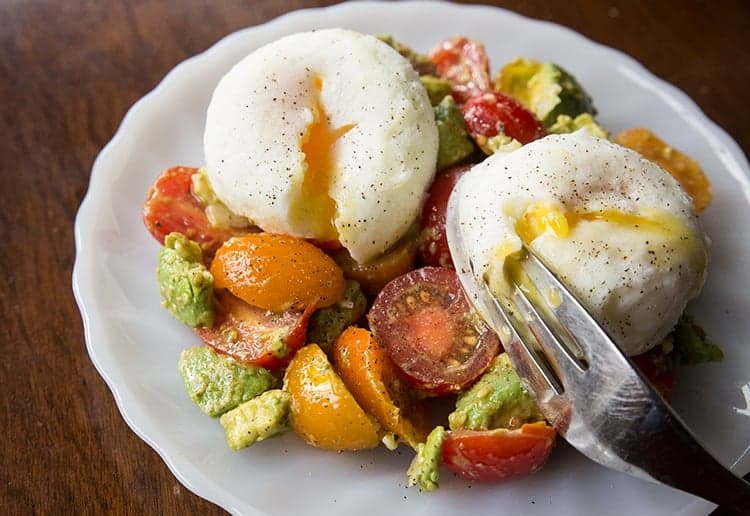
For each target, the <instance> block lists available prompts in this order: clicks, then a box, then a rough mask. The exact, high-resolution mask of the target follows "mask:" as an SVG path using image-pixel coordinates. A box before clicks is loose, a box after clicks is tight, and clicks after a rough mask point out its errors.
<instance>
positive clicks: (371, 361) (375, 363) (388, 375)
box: [333, 326, 432, 448]
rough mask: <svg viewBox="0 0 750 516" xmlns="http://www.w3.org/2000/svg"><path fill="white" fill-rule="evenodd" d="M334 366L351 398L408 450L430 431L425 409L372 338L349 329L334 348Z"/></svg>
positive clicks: (353, 328)
mask: <svg viewBox="0 0 750 516" xmlns="http://www.w3.org/2000/svg"><path fill="white" fill-rule="evenodd" d="M333 362H334V365H335V366H336V370H337V371H338V373H339V374H340V375H341V378H342V379H343V380H344V383H345V384H346V386H347V387H348V388H349V390H350V391H351V393H352V395H353V396H354V398H355V399H356V400H357V401H358V402H359V403H360V405H362V407H363V408H364V409H365V410H366V411H367V412H368V413H370V414H372V415H373V416H375V419H377V420H378V423H380V424H381V425H382V426H383V428H385V429H386V430H388V431H389V432H392V433H394V434H396V435H397V436H398V437H399V438H400V439H402V440H404V441H405V442H407V443H408V444H409V445H410V446H412V447H414V448H415V447H416V446H417V444H418V443H423V442H425V439H426V438H427V434H428V433H429V432H430V430H431V429H432V426H431V425H430V420H429V414H428V410H427V405H426V404H425V402H424V401H418V400H417V399H416V396H415V395H414V394H413V393H412V391H411V389H409V387H408V386H407V385H406V383H405V382H404V380H402V378H401V374H400V372H399V371H398V369H397V368H396V366H395V364H394V363H393V362H392V361H391V359H390V358H389V357H388V355H387V354H386V353H385V351H383V349H382V348H381V347H380V346H379V345H378V343H377V342H375V339H373V337H372V334H371V333H370V332H369V331H367V330H365V329H363V328H357V327H354V326H350V327H349V328H347V329H346V330H344V332H343V333H342V334H341V336H340V337H339V338H338V340H337V341H336V343H335V344H334V346H333Z"/></svg>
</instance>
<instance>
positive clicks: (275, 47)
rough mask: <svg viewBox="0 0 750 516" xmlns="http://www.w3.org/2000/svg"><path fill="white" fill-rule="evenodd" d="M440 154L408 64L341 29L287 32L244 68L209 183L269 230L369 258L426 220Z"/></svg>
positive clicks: (223, 100)
mask: <svg viewBox="0 0 750 516" xmlns="http://www.w3.org/2000/svg"><path fill="white" fill-rule="evenodd" d="M437 149H438V134H437V127H436V124H435V119H434V114H433V110H432V107H431V105H430V101H429V98H428V96H427V92H426V90H425V88H424V86H423V85H422V83H421V81H420V80H419V76H418V75H417V73H416V72H415V71H414V70H413V68H412V67H411V65H410V64H409V62H408V61H407V60H406V59H404V58H403V57H402V56H401V55H399V54H398V52H396V51H395V50H393V49H392V48H391V47H389V46H388V45H386V44H385V43H383V42H382V41H380V40H378V39H377V38H374V37H372V36H368V35H364V34H359V33H356V32H352V31H347V30H342V29H329V30H320V31H314V32H305V33H300V34H294V35H291V36H287V37H285V38H282V39H280V40H278V41H275V42H273V43H270V44H268V45H266V46H263V47H261V48H259V49H257V50H256V51H254V52H253V53H252V54H250V55H248V56H247V57H245V58H244V59H243V60H242V61H240V62H239V63H237V64H236V65H235V66H234V68H232V70H231V71H229V73H227V74H226V75H225V76H224V77H223V78H222V79H221V81H220V82H219V84H218V86H217V87H216V90H215V91H214V94H213V97H212V99H211V103H210V105H209V108H208V113H207V119H206V130H205V135H204V151H205V158H206V163H207V170H208V176H209V179H210V182H211V185H212V186H213V188H214V190H215V192H216V194H217V195H218V197H219V198H220V199H221V200H222V201H223V202H224V203H225V204H226V205H227V206H228V207H229V208H230V209H231V210H232V211H234V212H236V213H238V214H240V215H244V216H246V217H248V218H249V219H250V220H252V221H253V222H254V223H255V224H257V225H258V226H260V227H261V228H262V229H263V230H265V231H269V232H275V233H285V234H289V235H293V236H297V237H302V238H314V239H318V240H339V241H340V242H341V244H342V245H343V246H344V247H346V248H347V249H348V250H349V253H350V254H351V256H352V257H353V258H354V259H355V260H356V261H358V262H360V263H362V262H366V261H368V260H370V259H372V258H374V257H376V256H377V255H378V254H380V253H382V252H383V251H385V250H386V249H388V248H389V247H390V246H391V245H393V244H394V243H395V242H396V241H397V240H398V239H399V238H400V237H401V236H402V235H403V234H404V233H405V232H406V230H407V229H408V227H409V225H410V224H411V223H412V222H413V221H414V220H415V218H416V217H417V216H418V214H419V211H420V208H421V205H422V202H423V199H424V195H425V191H426V189H427V187H428V186H429V184H430V182H431V181H432V177H433V176H434V173H435V164H436V160H437Z"/></svg>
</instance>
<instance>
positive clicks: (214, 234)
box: [143, 167, 232, 255]
mask: <svg viewBox="0 0 750 516" xmlns="http://www.w3.org/2000/svg"><path fill="white" fill-rule="evenodd" d="M197 171H198V169H196V168H191V167H171V168H168V169H167V170H165V171H164V172H162V174H161V175H160V176H159V177H158V179H157V180H156V182H155V183H154V184H153V186H151V188H150V190H149V192H148V197H147V198H146V202H145V203H144V205H143V222H144V224H145V225H146V228H147V229H148V231H149V233H151V235H152V236H153V237H154V238H156V240H158V241H159V242H160V243H162V244H163V243H164V237H165V236H167V235H168V234H170V233H172V232H174V231H177V232H178V233H182V234H183V235H185V236H187V237H188V238H189V239H190V240H194V241H195V242H198V244H200V246H201V248H202V249H203V251H204V252H206V253H207V254H209V255H211V254H213V253H214V252H215V251H216V249H218V248H219V246H221V244H222V243H223V242H224V241H225V240H227V239H228V238H229V237H231V236H232V233H231V232H229V231H227V230H224V229H219V228H215V227H213V226H212V225H211V223H210V222H209V221H208V217H206V213H205V211H204V206H203V204H201V202H200V201H198V199H196V198H195V197H194V196H193V194H192V193H191V191H190V185H191V178H192V176H193V174H194V173H196V172H197Z"/></svg>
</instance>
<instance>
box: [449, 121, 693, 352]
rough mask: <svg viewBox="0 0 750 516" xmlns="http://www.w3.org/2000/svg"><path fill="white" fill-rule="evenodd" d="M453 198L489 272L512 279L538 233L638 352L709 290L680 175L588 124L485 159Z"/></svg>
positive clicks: (481, 271) (480, 268)
mask: <svg viewBox="0 0 750 516" xmlns="http://www.w3.org/2000/svg"><path fill="white" fill-rule="evenodd" d="M451 203H453V204H454V206H455V207H456V208H457V212H456V213H457V215H458V220H459V225H460V228H461V229H460V231H461V232H462V238H463V241H464V242H466V243H467V246H468V247H469V249H468V250H467V251H468V253H469V257H470V258H471V260H472V261H473V263H474V264H475V266H477V267H476V271H477V275H478V276H482V277H483V278H486V279H487V280H488V281H489V284H490V287H491V288H492V289H493V290H495V291H497V292H502V291H503V289H508V288H510V286H509V280H508V269H507V268H506V263H510V262H509V260H508V258H509V257H513V255H514V253H517V252H518V251H519V250H520V249H521V247H522V244H523V243H526V244H527V245H530V246H531V247H532V248H533V249H534V250H535V251H536V252H537V253H538V254H539V255H541V256H542V257H543V258H544V259H545V261H546V262H547V263H549V264H550V265H551V266H552V268H553V269H554V270H555V271H556V272H557V273H558V274H559V276H560V277H561V279H562V280H563V281H564V282H565V283H566V284H567V285H568V287H569V288H571V289H572V290H573V291H574V293H575V294H576V295H577V297H579V299H581V301H582V302H583V303H584V304H585V305H586V306H587V308H588V309H589V310H590V311H591V312H592V314H593V315H594V316H595V317H596V318H597V320H599V322H600V323H602V324H603V326H604V327H605V328H606V329H607V330H608V332H609V333H610V334H611V335H612V337H613V338H614V339H615V341H616V342H617V343H618V344H619V345H620V347H621V348H622V349H623V351H625V352H626V353H627V354H629V355H637V354H639V353H642V352H644V351H646V350H648V349H649V348H650V347H652V346H654V345H656V344H657V343H659V342H661V340H662V339H663V338H664V337H665V336H666V335H667V333H669V331H671V329H672V328H673V327H674V325H675V324H676V322H677V319H678V318H679V316H680V315H681V314H682V312H683V311H684V309H685V306H686V304H687V302H688V301H689V300H690V299H691V298H693V297H695V296H696V295H697V294H698V292H699V291H700V289H701V287H702V285H703V281H704V276H705V271H706V265H707V257H706V244H705V237H704V235H703V233H702V231H701V229H700V227H699V225H698V222H697V219H696V217H695V215H694V213H693V209H692V204H691V199H690V198H689V197H688V195H687V194H686V193H685V192H684V191H683V190H682V189H681V188H680V187H679V185H678V183H677V181H676V180H675V179H674V178H673V177H671V176H670V175H668V174H666V173H665V172H664V171H663V170H662V169H661V168H659V167H658V166H657V165H655V164H654V163H652V162H650V161H648V160H646V159H644V158H642V157H641V156H640V155H639V154H638V153H636V152H634V151H632V150H629V149H626V148H624V147H621V146H619V145H617V144H614V143H611V142H609V141H607V140H603V139H598V138H593V137H590V136H588V135H586V134H585V133H582V132H578V133H574V134H568V135H552V136H548V137H546V138H543V139H541V140H537V141H535V142H532V143H530V144H528V145H525V146H524V147H522V148H520V149H518V150H516V151H514V152H511V153H509V154H502V155H494V156H492V157H490V158H488V159H487V160H485V161H484V162H483V163H480V164H479V165H476V166H475V167H473V168H472V170H471V171H470V172H469V173H467V174H466V175H465V176H464V177H463V178H462V179H461V180H460V181H459V183H458V185H457V186H456V190H455V191H454V193H453V196H452V198H451Z"/></svg>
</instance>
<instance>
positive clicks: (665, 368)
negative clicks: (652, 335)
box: [631, 346, 677, 401]
mask: <svg viewBox="0 0 750 516" xmlns="http://www.w3.org/2000/svg"><path fill="white" fill-rule="evenodd" d="M631 360H632V361H633V363H635V365H636V366H638V369H640V370H641V372H642V373H643V375H644V376H645V377H646V378H648V380H649V381H650V382H651V384H652V385H653V386H654V387H655V388H656V390H657V391H659V394H661V395H662V397H663V398H664V399H665V400H667V401H669V400H670V399H672V393H673V392H674V388H675V385H676V383H677V380H676V379H675V375H674V371H675V367H676V363H675V360H674V357H672V356H671V355H667V354H666V353H664V352H663V351H662V349H661V348H660V347H658V346H657V347H655V348H653V349H651V350H649V351H647V352H645V353H643V354H641V355H638V356H635V357H631Z"/></svg>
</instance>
